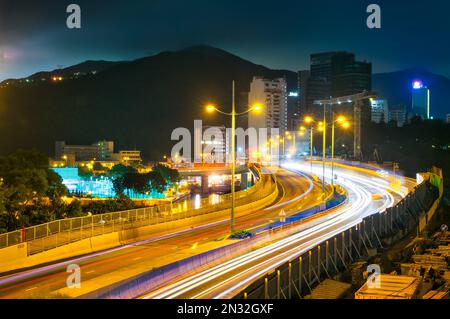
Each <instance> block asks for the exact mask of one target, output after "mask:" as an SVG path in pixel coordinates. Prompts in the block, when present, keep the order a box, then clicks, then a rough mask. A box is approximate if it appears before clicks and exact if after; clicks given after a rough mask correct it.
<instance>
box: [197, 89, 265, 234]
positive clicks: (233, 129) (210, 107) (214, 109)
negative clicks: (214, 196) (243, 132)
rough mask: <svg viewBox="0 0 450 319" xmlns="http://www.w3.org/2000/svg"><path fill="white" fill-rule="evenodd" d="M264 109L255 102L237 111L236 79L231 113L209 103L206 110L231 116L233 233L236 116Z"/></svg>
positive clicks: (231, 218) (232, 225)
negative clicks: (247, 107) (246, 108)
mask: <svg viewBox="0 0 450 319" xmlns="http://www.w3.org/2000/svg"><path fill="white" fill-rule="evenodd" d="M261 109H262V107H261V105H259V104H255V105H254V106H252V107H250V108H249V109H248V110H246V111H244V112H241V113H237V112H236V103H235V85H234V81H233V82H232V89H231V113H228V112H223V111H221V110H220V109H218V108H217V107H216V106H215V105H213V104H208V105H207V106H206V111H208V112H210V113H211V112H218V113H220V114H223V115H227V116H231V215H230V233H231V234H232V233H233V232H234V210H235V202H236V194H235V191H236V186H235V182H236V176H235V175H236V140H235V136H236V116H240V115H244V114H247V113H249V112H251V111H256V112H258V111H260V110H261Z"/></svg>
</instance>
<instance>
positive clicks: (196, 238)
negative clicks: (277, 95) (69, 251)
mask: <svg viewBox="0 0 450 319" xmlns="http://www.w3.org/2000/svg"><path fill="white" fill-rule="evenodd" d="M275 175H276V177H277V180H278V182H279V185H280V188H281V190H282V191H281V195H280V196H279V198H278V199H277V201H276V202H275V203H273V205H272V206H271V207H267V208H265V209H262V210H259V211H256V212H247V213H245V214H243V215H241V216H238V217H237V218H236V229H244V228H245V229H249V228H255V227H260V226H262V225H265V224H267V223H271V222H272V221H273V220H276V219H278V215H279V212H280V210H281V209H284V210H285V211H286V212H288V216H289V212H294V211H297V210H300V209H306V208H308V207H311V206H314V205H315V204H316V202H317V201H318V200H320V198H321V196H322V193H321V188H320V185H317V184H316V185H314V182H313V181H312V180H311V179H310V178H308V177H307V176H304V175H299V174H297V173H293V172H291V171H287V170H277V171H276V172H275ZM228 232H229V219H228V218H222V219H217V220H211V221H208V223H207V224H205V225H202V226H198V227H194V228H188V227H186V229H184V230H182V231H177V232H174V233H171V234H159V235H157V236H154V237H152V238H149V239H147V240H145V241H141V242H138V243H133V244H129V245H125V246H121V247H118V248H114V249H109V250H106V251H103V252H99V253H94V254H90V255H86V256H82V257H78V258H72V259H70V260H66V261H63V262H58V263H53V264H50V265H46V266H42V267H37V268H35V269H32V270H27V271H23V272H19V273H15V274H12V275H9V276H5V277H0V298H33V297H48V296H49V294H51V293H54V292H55V291H58V290H59V289H61V288H64V287H65V286H66V279H67V276H68V273H67V272H66V266H67V265H68V264H73V263H76V264H78V265H79V266H80V267H81V279H82V288H83V292H87V291H89V290H93V289H96V288H100V287H102V286H106V285H109V284H111V283H113V282H116V281H119V280H123V279H125V278H127V276H132V275H135V274H137V273H139V272H143V271H148V270H149V269H152V268H155V267H159V266H162V265H164V264H167V263H170V262H174V261H176V260H180V259H183V258H186V257H189V256H192V255H195V254H198V253H201V252H203V251H206V250H209V249H212V248H216V247H218V246H220V245H224V244H227V243H229V242H230V240H226V239H225V238H226V237H227V234H228ZM221 241H223V243H221ZM71 291H73V295H71V296H72V297H74V296H77V289H71Z"/></svg>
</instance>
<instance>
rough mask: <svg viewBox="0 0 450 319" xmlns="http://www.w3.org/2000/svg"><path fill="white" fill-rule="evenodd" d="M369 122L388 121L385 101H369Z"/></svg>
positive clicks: (387, 108)
mask: <svg viewBox="0 0 450 319" xmlns="http://www.w3.org/2000/svg"><path fill="white" fill-rule="evenodd" d="M370 107H371V120H372V122H375V123H382V122H384V123H387V122H388V121H389V107H388V101H387V100H386V99H370Z"/></svg>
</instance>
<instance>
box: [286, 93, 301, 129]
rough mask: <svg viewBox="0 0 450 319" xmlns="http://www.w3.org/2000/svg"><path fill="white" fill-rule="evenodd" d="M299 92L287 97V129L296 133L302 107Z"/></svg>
mask: <svg viewBox="0 0 450 319" xmlns="http://www.w3.org/2000/svg"><path fill="white" fill-rule="evenodd" d="M298 100H299V94H298V92H289V94H288V95H287V129H288V130H289V131H295V130H297V129H298V126H299V121H300V105H299V102H298Z"/></svg>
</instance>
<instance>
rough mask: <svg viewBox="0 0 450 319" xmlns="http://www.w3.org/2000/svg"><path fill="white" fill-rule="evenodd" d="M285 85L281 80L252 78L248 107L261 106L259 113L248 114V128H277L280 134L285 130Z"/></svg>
mask: <svg viewBox="0 0 450 319" xmlns="http://www.w3.org/2000/svg"><path fill="white" fill-rule="evenodd" d="M286 89H287V85H286V80H285V79H283V78H278V79H273V80H270V79H265V78H263V77H257V76H255V77H253V81H252V82H251V84H250V92H249V94H248V102H249V105H254V104H261V105H262V106H263V107H262V110H261V112H258V113H256V112H250V113H249V116H248V127H253V128H256V129H260V128H267V129H268V130H269V132H270V129H271V128H278V129H279V130H280V133H281V134H284V132H285V131H286V130H287V92H286Z"/></svg>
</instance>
